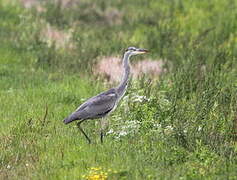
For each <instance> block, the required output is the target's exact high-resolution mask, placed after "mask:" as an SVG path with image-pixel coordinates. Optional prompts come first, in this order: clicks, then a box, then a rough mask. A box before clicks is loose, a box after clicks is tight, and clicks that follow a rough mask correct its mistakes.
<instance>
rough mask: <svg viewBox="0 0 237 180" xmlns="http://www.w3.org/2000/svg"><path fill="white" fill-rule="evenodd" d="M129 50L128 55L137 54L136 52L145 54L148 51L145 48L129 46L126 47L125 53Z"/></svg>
mask: <svg viewBox="0 0 237 180" xmlns="http://www.w3.org/2000/svg"><path fill="white" fill-rule="evenodd" d="M127 52H129V53H130V55H137V54H145V53H148V50H147V49H141V48H136V47H129V48H128V49H126V53H127Z"/></svg>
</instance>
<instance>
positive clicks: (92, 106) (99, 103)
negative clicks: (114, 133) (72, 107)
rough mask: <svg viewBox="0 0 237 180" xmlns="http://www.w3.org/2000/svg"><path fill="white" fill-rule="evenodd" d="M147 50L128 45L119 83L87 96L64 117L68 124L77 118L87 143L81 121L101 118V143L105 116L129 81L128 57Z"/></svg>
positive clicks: (113, 108)
mask: <svg viewBox="0 0 237 180" xmlns="http://www.w3.org/2000/svg"><path fill="white" fill-rule="evenodd" d="M147 52H148V50H146V49H141V48H135V47H129V48H128V49H126V51H125V53H124V55H123V69H124V72H123V77H122V80H121V82H120V84H119V85H118V86H117V87H115V88H111V89H109V90H107V91H105V92H102V93H100V94H98V95H97V96H94V97H92V98H89V99H88V100H87V101H86V102H84V103H83V104H81V105H80V106H79V107H78V108H77V109H76V111H75V112H73V113H72V114H71V115H69V116H68V117H67V118H65V119H64V121H63V122H64V123H65V124H68V123H71V122H73V121H75V120H79V122H78V123H77V127H78V128H79V130H80V131H81V132H82V134H83V135H84V136H85V137H86V139H87V140H88V142H89V143H91V140H90V138H89V137H88V136H87V134H86V133H85V132H84V130H83V129H82V128H81V126H80V125H81V123H82V122H84V121H85V120H88V119H98V118H102V120H101V129H100V140H101V143H103V136H104V127H103V122H106V121H104V120H106V119H105V118H106V116H108V115H109V114H110V113H111V112H113V111H114V110H115V108H116V107H117V104H118V102H119V101H120V100H121V98H122V97H123V95H124V94H125V92H126V89H127V86H128V81H129V75H130V62H129V58H130V57H131V56H133V55H137V54H144V53H147Z"/></svg>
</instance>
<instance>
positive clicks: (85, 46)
mask: <svg viewBox="0 0 237 180" xmlns="http://www.w3.org/2000/svg"><path fill="white" fill-rule="evenodd" d="M0 4H1V5H0V41H1V45H0V54H1V56H0V64H1V65H0V79H1V80H0V99H1V105H0V115H1V126H0V179H96V178H97V179H236V178H237V173H236V169H237V156H236V155H237V154H236V153H237V144H236V140H237V136H236V135H237V124H236V123H237V122H236V118H237V112H236V110H237V99H236V94H237V88H236V87H237V79H236V74H237V61H236V60H237V54H236V52H237V34H236V26H237V22H236V15H237V13H236V11H235V8H236V6H237V1H235V0H233V1H219V0H213V1H210V2H207V1H203V0H201V1H178V0H172V1H165V0H159V1H157V0H156V1H155V0H154V1H153V0H152V1H149V2H145V1H142V0H137V1H136V3H135V4H134V1H126V2H124V1H113V2H112V1H111V2H108V1H105V0H101V1H98V2H94V1H84V0H83V1H80V2H79V3H76V4H74V5H73V6H70V5H69V6H68V7H67V8H64V7H63V5H62V4H61V5H60V4H55V3H54V2H51V1H50V2H49V3H42V4H41V6H42V8H43V9H44V10H43V11H42V12H38V11H37V8H31V9H25V8H23V6H22V5H21V4H20V3H19V2H18V1H13V2H12V3H7V2H6V1H5V0H0ZM47 26H48V27H53V28H54V29H58V31H60V32H64V33H66V34H67V33H72V36H71V38H70V42H71V43H72V47H69V46H68V45H67V46H64V47H57V46H56V45H57V44H56V43H57V41H56V42H54V40H52V39H48V40H47V37H46V38H42V32H43V30H44V28H45V27H47ZM128 46H139V47H145V48H147V49H149V50H150V51H151V53H150V54H149V55H147V56H143V57H140V58H133V61H136V60H139V59H141V58H147V57H149V58H152V59H154V60H156V59H165V60H166V61H168V62H169V63H168V66H167V72H166V73H165V74H163V75H162V76H160V77H159V78H158V80H154V81H151V80H149V79H147V78H142V79H140V80H132V81H131V83H130V86H129V88H128V92H127V93H126V95H125V97H124V98H123V100H122V102H121V103H120V105H119V107H118V109H117V110H116V111H115V112H114V113H113V114H112V116H111V117H110V118H109V120H110V127H109V129H108V132H109V134H108V135H107V136H106V139H105V143H104V144H103V145H102V144H100V143H99V135H98V133H99V131H98V130H99V123H98V122H97V121H91V122H87V123H85V124H83V127H84V128H85V130H86V131H87V132H88V134H90V136H91V137H92V138H93V140H94V141H93V142H94V143H93V144H91V145H89V144H87V142H86V141H85V138H84V137H83V136H82V134H81V133H80V132H78V130H77V128H76V126H75V125H74V124H71V125H68V126H65V125H64V124H63V123H62V120H63V119H64V118H65V117H66V116H67V115H68V114H69V113H71V112H72V111H73V110H75V109H76V107H77V106H78V105H79V104H80V103H82V102H83V100H85V99H86V98H88V97H91V96H93V95H96V94H97V93H99V92H101V91H103V90H105V89H107V88H109V87H110V85H107V84H104V83H103V82H104V81H105V80H98V79H97V78H96V77H93V76H91V72H92V66H93V64H94V63H96V62H97V61H98V60H99V59H100V58H101V57H102V56H110V55H119V54H121V53H122V51H123V49H124V48H126V47H128Z"/></svg>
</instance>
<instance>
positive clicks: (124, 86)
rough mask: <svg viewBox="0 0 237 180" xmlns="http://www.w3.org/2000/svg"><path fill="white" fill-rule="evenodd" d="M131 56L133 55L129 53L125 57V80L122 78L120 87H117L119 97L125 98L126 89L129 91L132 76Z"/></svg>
mask: <svg viewBox="0 0 237 180" xmlns="http://www.w3.org/2000/svg"><path fill="white" fill-rule="evenodd" d="M130 55H131V53H129V52H127V53H125V54H124V56H123V68H124V71H123V78H122V80H121V82H120V84H119V86H118V87H117V91H118V94H119V96H123V95H124V93H125V91H126V89H127V85H128V81H129V75H130V62H129V58H130Z"/></svg>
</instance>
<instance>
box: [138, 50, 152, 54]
mask: <svg viewBox="0 0 237 180" xmlns="http://www.w3.org/2000/svg"><path fill="white" fill-rule="evenodd" d="M137 51H138V54H145V53H148V52H149V51H148V50H147V49H138V50H137Z"/></svg>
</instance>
